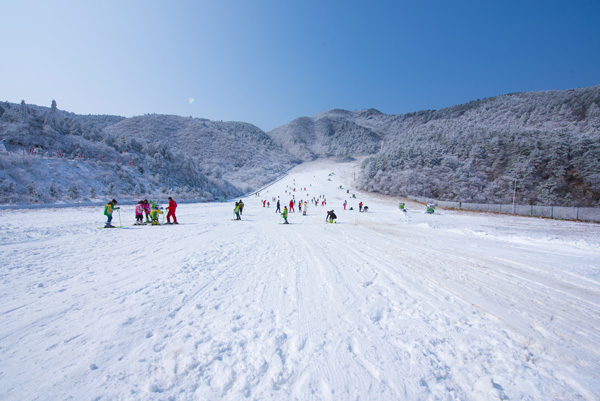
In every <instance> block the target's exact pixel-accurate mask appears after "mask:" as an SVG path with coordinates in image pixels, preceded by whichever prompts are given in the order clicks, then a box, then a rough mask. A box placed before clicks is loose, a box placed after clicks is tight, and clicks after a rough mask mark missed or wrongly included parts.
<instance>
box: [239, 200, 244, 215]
mask: <svg viewBox="0 0 600 401" xmlns="http://www.w3.org/2000/svg"><path fill="white" fill-rule="evenodd" d="M239 205H240V216H241V215H242V211H243V210H244V202H242V200H241V199H240V202H239Z"/></svg>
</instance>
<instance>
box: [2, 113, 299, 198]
mask: <svg viewBox="0 0 600 401" xmlns="http://www.w3.org/2000/svg"><path fill="white" fill-rule="evenodd" d="M0 135H1V137H0V139H2V140H3V145H4V146H5V147H6V149H7V151H8V153H6V152H2V151H1V150H2V149H0V167H1V169H0V203H49V202H64V201H71V202H72V201H81V200H86V199H90V200H98V199H105V197H120V198H121V199H123V198H125V199H137V198H139V197H164V196H167V195H170V194H172V195H176V196H178V197H179V198H180V199H194V200H214V199H220V198H226V197H229V196H238V195H239V194H241V193H246V192H250V191H253V190H255V189H256V188H259V187H261V186H262V185H264V184H266V183H268V182H270V181H272V180H274V179H276V178H277V177H279V176H281V175H282V174H283V173H284V172H285V171H286V170H288V169H289V168H290V167H292V166H293V165H294V164H296V163H298V162H299V161H297V160H295V159H294V157H293V156H292V155H290V154H289V153H287V152H285V151H284V150H282V149H281V147H279V146H278V145H276V144H275V143H274V142H273V141H272V140H271V139H270V138H269V137H268V136H267V135H266V134H265V133H264V132H263V131H261V130H260V129H258V128H256V127H254V126H253V125H251V124H246V123H236V122H211V121H209V120H203V119H193V118H184V117H177V116H161V115H146V116H142V117H134V118H129V119H125V118H123V117H116V116H78V115H75V114H72V113H67V112H64V111H61V110H58V108H57V105H56V103H55V102H53V104H52V107H51V108H44V107H39V106H30V105H27V104H25V102H23V103H21V105H14V104H10V103H2V104H0Z"/></svg>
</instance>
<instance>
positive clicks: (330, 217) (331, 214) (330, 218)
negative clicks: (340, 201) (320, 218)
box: [325, 210, 337, 223]
mask: <svg viewBox="0 0 600 401" xmlns="http://www.w3.org/2000/svg"><path fill="white" fill-rule="evenodd" d="M335 219H337V216H336V215H335V213H334V212H333V210H330V211H328V212H327V218H326V219H325V221H328V222H330V223H333V221H334V220H335Z"/></svg>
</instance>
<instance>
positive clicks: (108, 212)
mask: <svg viewBox="0 0 600 401" xmlns="http://www.w3.org/2000/svg"><path fill="white" fill-rule="evenodd" d="M116 204H117V200H116V199H113V200H111V201H110V202H108V203H107V204H106V205H104V215H105V216H106V225H105V226H104V227H105V228H114V227H115V226H113V225H112V224H110V223H111V222H112V214H113V211H115V210H118V209H120V208H118V207H115V205H116Z"/></svg>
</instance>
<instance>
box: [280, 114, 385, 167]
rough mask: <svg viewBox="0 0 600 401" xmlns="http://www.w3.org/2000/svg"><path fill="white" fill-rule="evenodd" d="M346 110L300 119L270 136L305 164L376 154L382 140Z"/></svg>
mask: <svg viewBox="0 0 600 401" xmlns="http://www.w3.org/2000/svg"><path fill="white" fill-rule="evenodd" d="M353 120H354V118H353V114H352V113H351V112H348V111H345V110H331V111H327V112H324V113H320V114H317V115H315V116H313V117H301V118H298V119H296V120H294V121H292V122H290V123H288V124H286V125H283V126H281V127H278V128H275V129H274V130H272V131H270V132H269V135H270V136H271V138H273V140H274V141H275V142H277V143H278V144H280V145H281V146H283V148H284V149H286V150H287V151H289V152H290V153H292V154H293V155H294V156H296V157H298V158H300V159H302V160H304V161H310V160H316V159H318V158H321V157H335V158H338V159H342V160H345V159H347V158H351V157H352V156H359V155H368V154H373V153H375V152H377V151H378V150H379V149H380V146H381V140H382V138H381V136H380V135H379V134H377V133H376V132H375V131H374V130H372V129H370V128H368V127H366V126H365V125H361V124H358V123H356V122H354V121H353Z"/></svg>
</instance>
